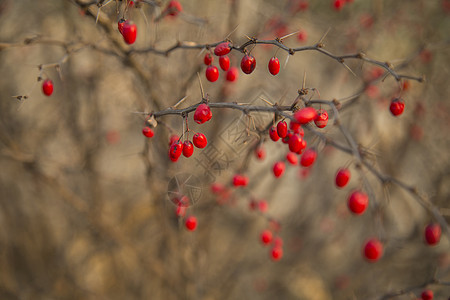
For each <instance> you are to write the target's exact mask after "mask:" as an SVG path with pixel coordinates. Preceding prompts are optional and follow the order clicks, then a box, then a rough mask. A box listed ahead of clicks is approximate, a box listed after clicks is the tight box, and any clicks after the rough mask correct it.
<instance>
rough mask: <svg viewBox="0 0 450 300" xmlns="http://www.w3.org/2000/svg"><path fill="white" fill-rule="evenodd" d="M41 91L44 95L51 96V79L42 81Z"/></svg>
mask: <svg viewBox="0 0 450 300" xmlns="http://www.w3.org/2000/svg"><path fill="white" fill-rule="evenodd" d="M42 92H43V93H44V95H46V96H51V95H52V94H53V81H51V80H50V79H46V80H44V82H43V83H42Z"/></svg>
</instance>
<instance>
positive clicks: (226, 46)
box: [214, 42, 231, 56]
mask: <svg viewBox="0 0 450 300" xmlns="http://www.w3.org/2000/svg"><path fill="white" fill-rule="evenodd" d="M230 51H231V43H229V42H223V43H220V44H219V45H217V46H216V48H214V54H215V55H217V56H223V55H227V54H228V53H230Z"/></svg>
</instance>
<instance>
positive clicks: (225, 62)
mask: <svg viewBox="0 0 450 300" xmlns="http://www.w3.org/2000/svg"><path fill="white" fill-rule="evenodd" d="M219 65H220V68H221V69H222V70H224V71H228V69H229V68H230V58H229V57H228V56H226V55H223V56H221V57H219Z"/></svg>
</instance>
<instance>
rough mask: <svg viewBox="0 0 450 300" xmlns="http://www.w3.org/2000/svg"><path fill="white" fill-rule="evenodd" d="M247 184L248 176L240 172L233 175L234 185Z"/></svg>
mask: <svg viewBox="0 0 450 300" xmlns="http://www.w3.org/2000/svg"><path fill="white" fill-rule="evenodd" d="M247 184H248V177H247V176H245V175H241V174H236V175H234V176H233V185H234V186H236V187H237V186H246V185H247Z"/></svg>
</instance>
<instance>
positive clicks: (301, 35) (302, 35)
mask: <svg viewBox="0 0 450 300" xmlns="http://www.w3.org/2000/svg"><path fill="white" fill-rule="evenodd" d="M297 38H298V40H299V41H300V42H306V40H307V39H308V33H307V32H306V31H305V30H300V32H299V33H298V35H297Z"/></svg>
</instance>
